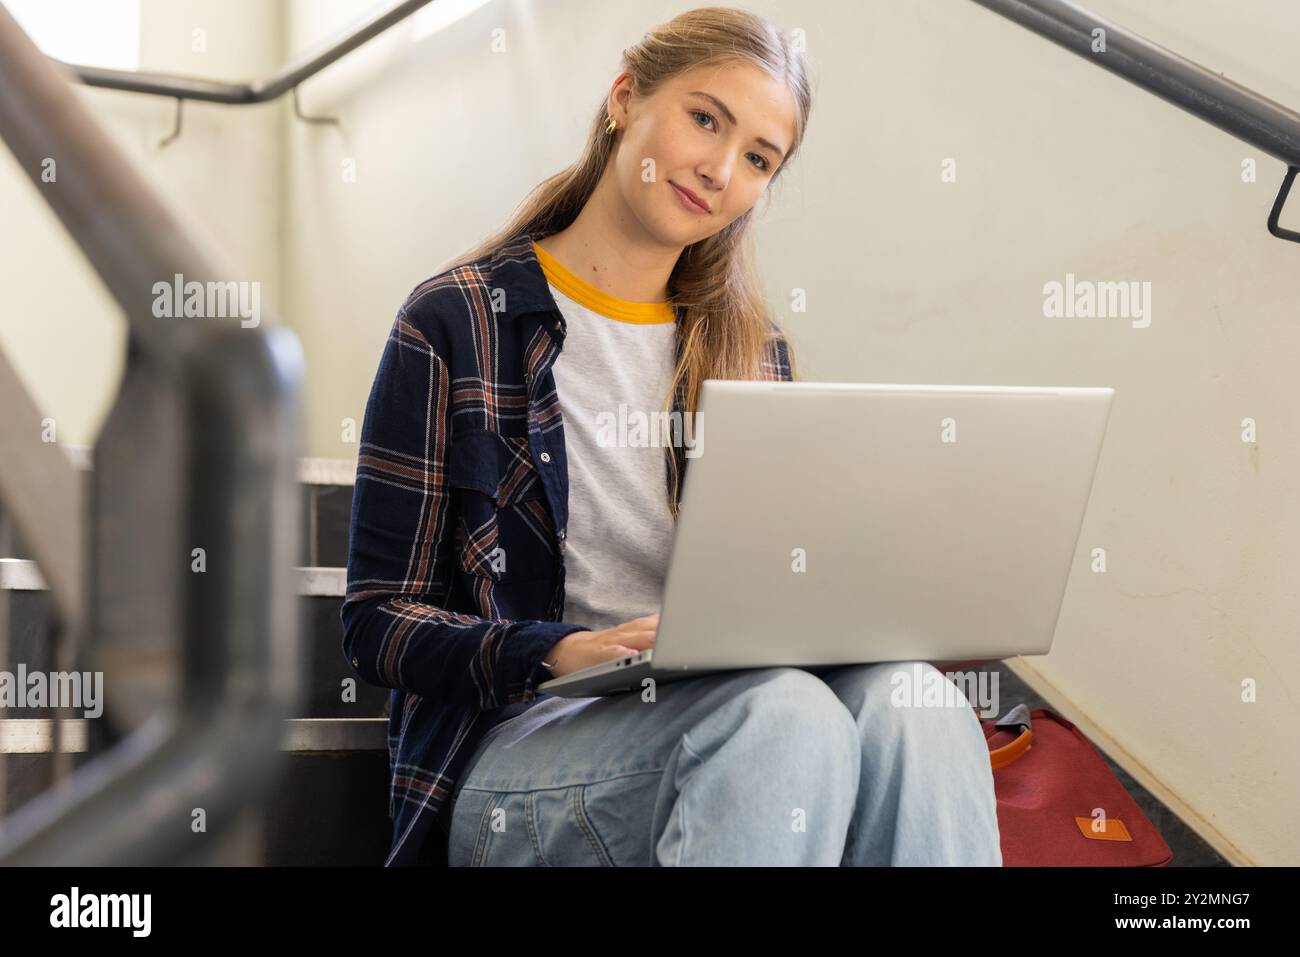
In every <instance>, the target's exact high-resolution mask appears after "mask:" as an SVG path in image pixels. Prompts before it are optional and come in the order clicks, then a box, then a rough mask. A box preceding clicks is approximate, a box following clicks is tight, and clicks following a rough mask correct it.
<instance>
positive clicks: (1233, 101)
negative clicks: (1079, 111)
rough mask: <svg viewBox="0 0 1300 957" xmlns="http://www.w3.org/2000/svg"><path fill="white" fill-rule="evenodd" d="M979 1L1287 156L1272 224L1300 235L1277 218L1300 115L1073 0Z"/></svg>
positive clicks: (1295, 160)
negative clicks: (1098, 48)
mask: <svg viewBox="0 0 1300 957" xmlns="http://www.w3.org/2000/svg"><path fill="white" fill-rule="evenodd" d="M975 2H976V3H978V4H979V5H980V6H982V7H987V8H988V9H989V10H992V11H993V12H994V13H997V14H1000V15H1002V16H1004V17H1006V18H1007V19H1008V20H1011V21H1013V22H1015V23H1018V24H1020V25H1021V26H1022V27H1025V28H1026V29H1028V30H1031V31H1033V32H1034V33H1037V34H1038V35H1039V36H1042V37H1045V38H1046V39H1048V40H1051V41H1052V42H1053V43H1056V44H1057V45H1059V46H1062V47H1064V48H1065V49H1067V50H1069V51H1071V52H1073V53H1076V54H1078V55H1079V56H1081V57H1084V58H1085V59H1087V60H1088V62H1089V63H1094V64H1096V65H1097V66H1099V67H1101V68H1102V69H1104V70H1109V71H1110V72H1111V73H1114V74H1116V75H1117V76H1122V77H1123V78H1124V79H1126V80H1128V81H1129V82H1131V83H1134V84H1136V85H1137V86H1140V87H1141V88H1142V89H1144V90H1146V91H1147V92H1149V93H1153V94H1155V95H1156V96H1158V97H1160V98H1161V99H1163V100H1165V101H1166V102H1169V103H1172V104H1173V105H1174V106H1177V107H1181V108H1182V109H1184V110H1186V111H1187V112H1188V113H1191V114H1192V115H1193V116H1198V117H1200V118H1201V119H1202V120H1205V122H1207V123H1210V124H1211V125H1213V126H1217V127H1218V128H1219V129H1221V130H1223V131H1224V132H1226V133H1230V134H1232V135H1233V136H1235V137H1237V138H1238V139H1240V140H1244V141H1245V142H1247V143H1249V144H1251V145H1252V146H1254V147H1255V148H1256V149H1259V150H1262V151H1263V152H1265V153H1268V154H1269V155H1270V156H1273V157H1275V158H1277V159H1279V160H1281V161H1282V162H1283V163H1285V164H1286V165H1287V167H1288V172H1287V175H1286V178H1285V179H1284V181H1283V183H1282V187H1281V189H1280V191H1279V193H1278V197H1277V201H1276V202H1275V203H1274V205H1273V210H1272V212H1271V213H1270V216H1269V221H1268V228H1269V232H1270V233H1272V234H1273V235H1274V236H1277V237H1278V238H1280V239H1287V240H1291V241H1293V242H1300V233H1295V232H1292V231H1291V230H1286V229H1282V228H1280V227H1279V226H1278V224H1277V220H1278V214H1279V213H1280V212H1281V209H1282V206H1283V205H1284V204H1285V202H1286V197H1287V194H1288V193H1289V192H1290V188H1291V183H1292V181H1293V180H1294V179H1295V172H1294V171H1295V170H1296V168H1297V167H1300V114H1297V113H1296V112H1295V111H1294V110H1290V109H1288V108H1287V107H1285V106H1283V105H1282V104H1280V103H1277V102H1275V101H1273V100H1270V99H1268V98H1267V97H1264V96H1261V95H1260V94H1258V93H1256V92H1255V91H1254V90H1251V89H1249V88H1247V87H1245V86H1242V85H1241V84H1240V83H1235V82H1233V81H1232V80H1229V79H1227V78H1226V77H1223V76H1220V75H1219V74H1217V73H1213V72H1211V71H1210V70H1207V69H1206V68H1205V67H1203V66H1201V65H1200V64H1197V63H1194V62H1193V61H1191V60H1189V59H1187V58H1186V57H1183V56H1179V55H1178V54H1177V53H1174V52H1173V51H1171V50H1168V49H1166V48H1164V47H1162V46H1160V45H1158V44H1156V43H1152V42H1151V41H1150V40H1148V39H1146V38H1145V37H1142V36H1139V35H1138V34H1136V33H1134V32H1133V31H1132V30H1129V29H1127V28H1126V27H1123V26H1120V25H1119V24H1117V23H1114V22H1112V21H1110V20H1106V19H1104V18H1102V17H1099V16H1097V15H1096V14H1095V13H1092V12H1090V11H1088V10H1085V9H1083V8H1082V7H1080V6H1079V5H1078V4H1075V3H1071V2H1069V0H975ZM1096 30H1102V31H1104V33H1103V34H1102V38H1103V39H1104V41H1105V50H1104V52H1094V49H1093V46H1094V42H1095V39H1096V37H1095V36H1094V31H1096Z"/></svg>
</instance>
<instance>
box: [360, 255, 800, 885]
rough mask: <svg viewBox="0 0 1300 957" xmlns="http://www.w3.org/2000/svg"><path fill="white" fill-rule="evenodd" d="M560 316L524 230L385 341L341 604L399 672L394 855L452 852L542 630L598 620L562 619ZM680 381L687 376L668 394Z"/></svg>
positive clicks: (564, 513)
mask: <svg viewBox="0 0 1300 957" xmlns="http://www.w3.org/2000/svg"><path fill="white" fill-rule="evenodd" d="M539 238H540V237H539ZM678 308H679V313H678V316H679V319H680V317H681V312H680V307H678ZM564 333H565V324H564V316H563V315H562V314H561V312H560V311H559V308H558V307H557V306H556V304H555V300H554V299H553V298H552V296H551V293H550V289H549V288H548V285H547V280H546V275H545V273H543V271H542V269H541V266H540V264H539V263H538V261H537V256H536V254H535V253H534V251H533V249H532V237H530V236H528V235H524V234H521V235H519V236H517V237H516V238H515V239H513V240H511V241H510V242H509V243H507V244H506V245H505V246H503V247H502V248H501V249H500V250H498V251H497V252H496V253H495V254H493V255H490V256H486V257H483V258H481V259H479V260H476V261H475V262H473V263H470V264H467V265H464V266H460V267H457V268H454V269H450V270H447V271H445V272H443V273H441V274H439V275H437V276H434V277H432V278H430V279H428V280H425V281H424V282H422V283H421V284H420V285H418V286H417V287H416V288H415V289H414V290H413V291H412V292H411V294H410V295H409V296H408V297H407V299H406V301H405V302H404V303H403V304H402V306H401V308H400V309H399V310H398V312H397V317H396V319H395V320H394V323H393V326H392V329H391V331H390V332H389V335H388V340H387V342H386V344H385V347H384V351H383V354H382V355H381V357H380V361H379V369H378V371H377V373H376V375H375V379H374V383H373V385H372V387H371V390H370V396H369V399H368V401H367V403H366V412H365V420H364V423H363V425H362V428H361V446H360V451H359V453H358V457H357V473H356V486H355V490H354V494H353V500H352V514H351V523H350V533H349V542H348V576H347V577H348V583H347V593H346V596H345V597H344V600H343V607H342V611H341V613H340V617H341V619H342V623H343V652H344V654H345V656H346V657H347V659H348V660H349V661H350V662H351V664H352V667H353V669H354V670H355V671H356V673H357V674H358V675H359V676H360V677H361V678H362V679H363V680H365V681H367V682H370V683H371V684H375V685H380V686H382V687H387V688H391V689H392V697H391V701H390V708H389V716H388V754H389V771H390V774H391V778H392V781H391V786H390V791H389V817H390V818H391V819H392V821H393V841H392V847H391V849H390V851H389V855H388V859H387V861H386V864H387V865H388V866H401V865H412V864H429V863H439V862H442V861H444V860H445V854H446V835H447V831H448V829H449V826H450V813H449V812H450V797H451V795H452V791H453V788H454V787H455V782H456V781H457V780H458V778H459V775H460V774H461V773H462V771H463V770H464V767H465V764H466V762H467V761H468V759H469V758H470V757H471V756H472V755H473V753H474V750H475V748H476V746H477V744H478V743H479V741H480V740H481V739H482V737H483V735H484V734H485V733H486V732H487V731H488V730H489V729H490V728H492V727H493V726H495V725H496V724H499V723H500V722H502V721H505V720H507V719H508V718H512V717H514V716H515V715H518V714H520V713H522V712H523V711H526V710H527V709H528V708H529V707H531V706H532V705H533V704H534V703H536V701H537V700H538V697H537V686H538V685H539V684H541V683H542V682H544V681H546V680H547V678H549V676H550V675H549V672H548V671H547V670H546V669H545V668H544V667H542V666H541V661H542V659H543V657H545V656H546V653H547V652H548V651H549V650H550V649H551V647H552V646H553V645H555V643H556V642H557V641H559V640H560V639H561V638H563V637H564V636H565V635H567V634H569V633H570V632H574V631H589V630H591V629H589V628H587V627H586V626H585V625H583V624H582V623H580V622H561V621H560V620H559V619H560V617H561V616H562V615H563V610H564V561H563V557H564V551H565V531H566V524H567V521H568V469H567V463H566V459H565V451H564V449H565V445H564V429H563V425H562V423H561V416H560V405H559V401H558V399H557V397H556V392H555V383H554V379H553V377H552V375H551V367H552V366H553V365H554V363H555V360H556V357H557V356H558V355H559V354H560V351H561V348H562V346H563V342H564ZM770 343H771V344H770V347H769V351H768V354H767V356H766V357H765V359H764V361H763V364H762V369H761V376H762V378H764V379H770V380H789V379H791V378H792V376H791V367H790V356H789V351H788V350H789V347H788V344H787V342H786V340H785V338H784V337H783V336H782V335H781V333H780V330H779V329H778V327H776V326H775V325H773V326H772V338H771V339H770ZM677 347H678V350H679V351H678V356H679V357H680V349H681V341H680V338H679V340H678V346H677ZM684 398H685V397H684V389H683V388H681V387H680V386H679V388H678V389H677V394H676V400H675V403H674V411H678V412H680V411H681V409H682V405H683V402H684ZM668 456H675V458H676V460H677V466H678V468H679V469H680V470H681V474H682V475H683V476H684V475H685V471H686V467H687V462H688V461H689V460H688V459H687V458H686V456H685V450H684V449H683V448H681V447H680V445H679V446H677V447H667V448H665V461H664V468H665V494H667V495H670V496H671V495H672V492H671V491H670V489H671V484H670V482H669V480H668V475H669V459H668ZM678 496H679V497H678V502H679V503H680V487H679V490H678ZM435 825H436V827H435Z"/></svg>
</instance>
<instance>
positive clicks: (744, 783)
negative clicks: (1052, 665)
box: [342, 8, 1001, 865]
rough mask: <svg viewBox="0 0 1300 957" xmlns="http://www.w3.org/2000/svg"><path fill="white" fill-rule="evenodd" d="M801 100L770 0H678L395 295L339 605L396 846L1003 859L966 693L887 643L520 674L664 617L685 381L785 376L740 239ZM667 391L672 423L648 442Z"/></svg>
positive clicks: (683, 440)
mask: <svg viewBox="0 0 1300 957" xmlns="http://www.w3.org/2000/svg"><path fill="white" fill-rule="evenodd" d="M810 108H811V92H810V86H809V82H808V78H807V76H806V72H805V66H804V64H803V62H802V60H801V57H800V55H799V53H798V52H797V51H796V50H794V49H793V48H792V47H791V45H790V44H789V43H788V42H787V40H786V39H785V38H784V37H783V36H782V35H781V34H780V32H779V31H778V30H777V29H775V28H774V27H773V26H772V25H771V24H769V23H768V22H767V21H765V20H763V19H761V18H759V17H757V16H754V15H752V14H750V13H747V12H744V11H741V10H734V9H726V8H705V9H699V10H694V11H690V12H688V13H684V14H682V15H681V16H678V17H677V18H675V19H674V20H672V21H671V22H669V23H667V24H665V25H663V26H660V27H659V28H657V29H656V30H654V31H652V32H651V33H648V34H646V35H645V36H644V38H643V39H642V41H641V42H640V43H638V44H636V45H634V46H632V47H630V48H629V49H627V50H625V51H624V54H623V71H622V72H621V73H620V74H619V75H618V76H617V78H616V79H615V80H614V82H613V85H612V87H611V89H610V90H609V92H608V94H607V95H606V96H605V97H604V98H603V99H602V100H601V103H600V107H599V110H598V111H597V115H596V117H595V119H594V121H593V124H592V127H591V132H590V135H589V137H588V142H587V145H586V149H585V152H584V154H583V156H582V158H581V159H580V160H579V161H578V162H577V163H576V164H575V165H573V166H572V167H570V168H569V169H567V170H565V171H563V172H561V173H559V174H557V175H556V176H553V177H551V178H550V179H548V180H546V181H545V182H543V183H542V184H541V185H540V186H539V187H538V188H537V189H536V190H535V191H534V193H533V194H532V195H531V196H530V198H529V199H528V200H527V201H526V202H525V203H524V204H523V206H522V208H521V210H520V211H519V213H518V214H517V215H516V216H515V218H514V220H513V221H512V222H511V223H510V224H509V225H508V226H506V227H505V228H504V229H502V230H501V231H500V232H499V233H498V234H496V235H494V236H493V237H491V238H490V239H489V240H487V241H486V242H485V243H483V244H482V245H481V246H480V247H479V248H477V249H475V250H473V251H471V252H470V253H467V254H466V255H465V256H464V257H462V258H461V259H460V260H459V261H458V262H457V263H455V264H454V265H452V266H449V267H447V268H446V269H444V271H442V272H441V273H439V274H438V275H437V276H434V277H433V278H431V279H429V280H427V281H426V282H424V283H422V284H421V285H420V286H418V287H416V289H415V290H414V291H413V292H412V293H411V294H410V296H409V297H408V298H407V300H406V302H405V303H404V304H403V306H402V308H401V310H400V311H399V313H398V316H397V320H396V322H395V323H394V325H393V329H392V332H391V333H390V336H389V339H388V342H387V344H386V347H385V351H384V354H383V357H382V359H381V362H380V367H379V371H378V373H377V375H376V378H375V383H374V386H373V387H372V391H371V395H370V400H369V403H368V405H367V409H366V416H365V423H364V425H363V428H362V440H361V451H360V456H359V461H358V470H357V483H356V489H355V493H354V501H353V513H352V530H351V541H350V553H349V562H348V590H347V597H346V599H345V602H344V606H343V612H342V618H343V624H344V649H345V652H346V654H347V656H348V657H349V659H350V660H351V662H352V665H353V667H354V668H355V669H356V670H357V672H358V674H360V675H361V676H362V677H363V678H365V679H366V680H368V681H371V682H374V683H376V684H380V685H383V686H386V687H390V688H392V689H393V696H392V704H391V713H390V719H389V720H390V729H389V746H390V756H391V761H390V764H391V770H392V778H393V783H392V791H391V804H390V815H391V816H392V818H393V823H394V832H393V847H392V850H391V852H390V855H389V860H388V863H389V864H408V863H422V862H426V861H434V860H438V859H439V856H440V852H441V851H443V850H444V849H445V851H446V853H447V861H448V862H449V863H450V864H452V865H466V864H469V865H482V864H543V865H560V864H601V865H610V864H615V865H648V864H679V865H680V864H689V865H694V864H747V863H766V864H827V865H837V864H847V865H872V864H981V865H999V864H1000V863H1001V853H1000V850H999V842H998V827H997V818H996V808H995V802H994V792H993V779H992V772H991V768H990V763H989V757H988V748H987V745H986V744H985V739H984V735H983V733H982V731H981V729H980V726H979V722H978V719H977V717H976V716H975V714H974V713H973V712H972V710H971V708H970V707H969V706H968V705H966V702H965V699H964V698H962V696H961V692H960V691H957V694H956V697H957V699H959V701H960V703H961V704H963V705H966V706H963V707H958V708H903V707H892V706H891V704H890V699H891V675H892V674H894V672H895V671H897V670H898V669H899V668H900V666H899V665H897V664H894V665H855V666H846V667H837V668H820V669H799V668H767V669H754V670H749V671H741V672H729V673H724V674H715V675H709V676H704V677H700V678H694V679H690V680H685V681H679V682H673V683H669V684H667V685H663V686H661V687H659V688H658V689H657V690H656V691H655V693H654V694H651V695H635V694H625V695H616V696H611V697H608V698H577V699H566V698H555V697H552V696H548V695H540V696H539V695H538V693H537V685H538V684H540V683H541V682H543V681H545V680H546V679H548V678H549V677H551V676H553V675H554V676H559V675H564V674H568V673H570V672H572V671H576V670H578V669H581V668H585V667H588V666H590V665H593V664H597V663H600V662H603V661H607V660H610V659H612V658H616V657H619V656H622V655H625V654H628V653H630V652H632V651H640V650H642V649H645V648H649V647H651V646H652V645H653V644H654V639H655V629H656V626H657V622H658V614H657V604H658V600H659V596H660V593H661V589H662V586H663V582H664V574H665V571H666V564H667V560H668V553H669V546H670V543H671V541H672V535H673V527H674V522H675V520H676V518H677V508H678V505H679V502H680V494H681V487H682V478H683V475H684V471H685V468H686V464H687V458H686V456H685V447H686V445H687V444H688V439H689V435H690V429H689V423H690V416H691V413H693V412H694V410H695V408H696V405H697V402H698V393H699V387H700V383H701V381H702V380H704V379H706V378H719V379H745V378H766V379H774V380H778V379H786V380H789V379H793V378H794V368H793V364H792V360H791V357H790V350H789V347H788V344H787V343H786V340H785V337H784V336H783V335H782V334H781V331H780V329H779V327H778V326H777V325H776V324H775V323H774V322H773V320H772V318H771V316H770V314H769V310H768V307H767V305H766V303H765V301H764V298H763V294H762V292H761V287H760V285H759V283H758V281H757V280H756V278H755V276H754V273H753V270H752V267H751V259H750V257H751V252H750V248H749V242H750V226H751V222H752V219H753V215H754V210H755V207H756V205H757V203H758V201H759V200H760V199H761V198H763V197H764V196H765V195H768V196H769V197H770V188H771V186H772V184H773V183H774V182H775V181H776V179H777V178H778V177H779V175H780V174H781V172H782V171H784V169H785V167H786V166H787V165H788V164H789V163H790V162H791V161H792V160H793V158H794V156H795V154H796V152H797V151H798V149H799V145H800V143H801V142H802V140H803V137H804V131H805V128H806V126H807V122H808V116H809V111H810ZM665 407H669V408H668V409H666V410H665ZM664 411H668V412H669V413H672V414H675V415H676V416H677V419H676V420H675V421H677V422H678V423H679V424H680V425H684V426H685V428H679V430H678V431H677V432H669V433H668V440H667V441H663V442H661V443H659V444H656V443H655V442H650V441H645V438H646V433H645V429H644V428H643V427H644V425H645V423H647V422H649V421H650V420H652V419H653V418H654V417H655V416H656V414H657V413H660V412H664ZM660 421H666V422H671V421H673V419H672V415H669V416H667V417H665V418H663V419H661V420H660ZM633 436H635V438H633ZM773 507H774V508H779V507H780V503H776V502H774V503H773ZM901 667H902V668H903V669H904V670H908V671H910V670H911V663H905V664H904V665H903V666H901ZM922 667H923V668H925V669H929V670H931V671H932V670H934V669H933V668H932V666H930V665H929V664H923V665H922ZM444 842H445V846H444Z"/></svg>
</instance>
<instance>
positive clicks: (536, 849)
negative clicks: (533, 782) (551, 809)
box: [524, 791, 551, 867]
mask: <svg viewBox="0 0 1300 957" xmlns="http://www.w3.org/2000/svg"><path fill="white" fill-rule="evenodd" d="M524 823H525V824H526V825H527V827H528V839H529V840H530V841H532V842H533V853H534V854H536V855H537V860H538V861H540V862H541V865H542V867H550V866H551V865H550V864H549V863H547V860H546V857H545V855H543V854H542V842H541V840H540V838H539V837H538V834H537V795H536V793H535V792H531V791H530V792H528V793H527V794H526V795H525V796H524Z"/></svg>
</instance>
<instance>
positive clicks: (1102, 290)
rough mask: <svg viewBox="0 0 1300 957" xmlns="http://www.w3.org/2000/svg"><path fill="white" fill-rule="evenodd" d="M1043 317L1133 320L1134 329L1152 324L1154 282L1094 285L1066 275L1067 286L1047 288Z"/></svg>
mask: <svg viewBox="0 0 1300 957" xmlns="http://www.w3.org/2000/svg"><path fill="white" fill-rule="evenodd" d="M1043 315H1044V316H1047V317H1048V318H1049V319H1058V318H1061V317H1062V316H1064V317H1066V318H1070V319H1073V318H1075V317H1076V316H1077V317H1079V318H1081V319H1132V320H1133V328H1134V329H1145V328H1146V327H1147V326H1149V325H1151V283H1149V282H1143V283H1139V282H1136V281H1132V282H1092V281H1091V280H1087V279H1082V280H1079V281H1078V282H1076V281H1075V279H1074V273H1072V272H1067V273H1066V274H1065V283H1064V284H1062V283H1059V282H1057V281H1056V280H1052V281H1051V282H1049V283H1046V284H1045V285H1044V286H1043Z"/></svg>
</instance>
